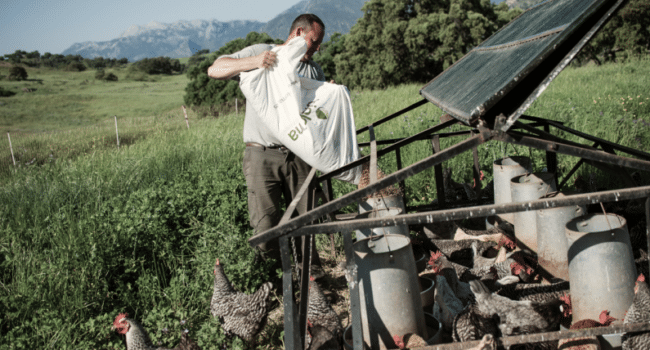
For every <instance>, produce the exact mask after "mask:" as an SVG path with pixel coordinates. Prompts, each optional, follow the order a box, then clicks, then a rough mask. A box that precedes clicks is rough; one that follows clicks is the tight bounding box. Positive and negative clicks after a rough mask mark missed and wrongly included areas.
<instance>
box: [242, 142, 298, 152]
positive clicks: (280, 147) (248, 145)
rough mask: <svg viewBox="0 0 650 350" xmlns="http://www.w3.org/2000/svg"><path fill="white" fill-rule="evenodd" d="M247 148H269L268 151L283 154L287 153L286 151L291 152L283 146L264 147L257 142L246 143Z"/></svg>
mask: <svg viewBox="0 0 650 350" xmlns="http://www.w3.org/2000/svg"><path fill="white" fill-rule="evenodd" d="M246 147H260V148H263V149H267V148H268V149H277V150H280V151H282V152H286V151H288V150H289V149H288V148H286V147H284V146H282V145H273V146H264V145H261V144H259V143H257V142H246Z"/></svg>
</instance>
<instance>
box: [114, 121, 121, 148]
mask: <svg viewBox="0 0 650 350" xmlns="http://www.w3.org/2000/svg"><path fill="white" fill-rule="evenodd" d="M113 118H115V137H117V149H120V134H118V132H117V116H116V115H114V116H113Z"/></svg>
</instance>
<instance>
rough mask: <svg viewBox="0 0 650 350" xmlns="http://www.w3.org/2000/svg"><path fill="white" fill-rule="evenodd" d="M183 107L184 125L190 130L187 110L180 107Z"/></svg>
mask: <svg viewBox="0 0 650 350" xmlns="http://www.w3.org/2000/svg"><path fill="white" fill-rule="evenodd" d="M182 107H183V114H185V124H187V128H188V129H189V128H190V120H189V119H187V110H186V109H185V105H182Z"/></svg>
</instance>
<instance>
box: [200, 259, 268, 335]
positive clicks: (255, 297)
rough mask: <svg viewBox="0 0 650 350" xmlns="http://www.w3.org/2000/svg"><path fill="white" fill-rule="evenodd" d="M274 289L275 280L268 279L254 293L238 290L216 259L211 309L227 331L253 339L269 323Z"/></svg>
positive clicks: (226, 332)
mask: <svg viewBox="0 0 650 350" xmlns="http://www.w3.org/2000/svg"><path fill="white" fill-rule="evenodd" d="M272 289H273V284H272V283H271V282H266V283H264V284H262V286H261V287H260V288H259V289H258V290H257V291H256V292H255V293H254V294H250V295H249V294H244V293H242V292H240V291H237V290H235V288H233V286H232V285H231V284H230V281H229V280H228V277H226V274H225V273H224V271H223V267H222V265H221V264H219V259H217V262H216V263H215V265H214V292H213V294H212V300H211V301H210V313H211V314H212V316H213V317H219V320H220V322H221V326H222V327H223V330H224V333H225V334H226V335H232V334H234V335H236V336H238V337H240V338H241V339H243V340H245V341H247V342H251V341H253V340H254V338H255V336H256V335H257V333H258V332H259V331H260V330H261V329H262V328H264V326H265V325H266V317H267V315H268V312H269V310H268V305H269V297H270V295H271V290H272Z"/></svg>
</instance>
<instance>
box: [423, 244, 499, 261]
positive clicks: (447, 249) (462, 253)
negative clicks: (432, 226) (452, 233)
mask: <svg viewBox="0 0 650 350" xmlns="http://www.w3.org/2000/svg"><path fill="white" fill-rule="evenodd" d="M431 243H433V245H434V246H435V248H436V249H433V250H437V251H441V252H442V253H443V254H445V256H447V257H448V258H449V259H451V260H453V261H458V260H461V261H462V260H468V261H471V260H472V259H473V258H474V253H473V251H472V244H474V243H476V248H477V250H478V251H480V252H481V253H483V252H484V251H486V250H487V249H489V248H491V247H492V246H494V245H495V243H494V242H491V241H490V242H484V241H477V240H475V239H462V240H453V239H437V240H432V241H431Z"/></svg>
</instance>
